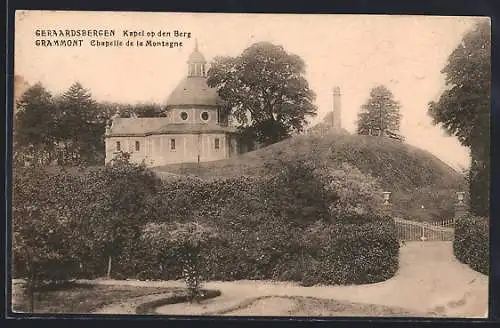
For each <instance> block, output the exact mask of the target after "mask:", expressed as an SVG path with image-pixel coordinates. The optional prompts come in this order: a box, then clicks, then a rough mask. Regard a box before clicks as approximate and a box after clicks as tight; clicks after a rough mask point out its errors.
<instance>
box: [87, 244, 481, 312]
mask: <svg viewBox="0 0 500 328" xmlns="http://www.w3.org/2000/svg"><path fill="white" fill-rule="evenodd" d="M92 282H93V283H101V284H130V285H137V286H167V287H177V286H183V283H182V281H160V282H155V281H146V282H144V281H135V280H134V281H131V280H129V281H113V280H102V281H92ZM204 288H208V289H219V290H220V291H221V292H222V295H221V296H220V297H217V298H216V299H212V300H207V301H205V302H203V303H202V304H201V305H187V304H173V305H167V306H163V307H161V308H159V309H158V312H161V313H165V314H171V315H182V314H183V315H190V314H191V315H197V314H198V315H199V314H219V313H220V314H223V313H225V314H231V312H232V311H231V310H230V309H232V308H238V307H241V304H242V303H245V302H246V303H248V302H249V301H250V300H251V299H254V298H257V297H262V296H271V295H274V296H305V297H315V298H320V299H335V300H339V301H349V302H356V303H364V304H377V305H385V306H391V307H398V308H405V309H408V310H411V311H415V312H418V313H427V312H435V313H438V314H440V315H442V316H449V317H475V318H483V317H485V316H486V314H487V308H488V277H487V276H484V275H482V274H480V273H478V272H475V271H473V270H472V269H470V268H469V267H468V266H466V265H464V264H462V263H460V262H458V261H457V260H456V259H455V257H454V256H453V252H452V244H451V242H409V243H407V245H406V246H404V247H402V248H401V252H400V269H399V271H398V272H397V273H396V275H395V276H394V277H393V278H391V279H389V280H387V281H384V282H380V283H376V284H369V285H356V286H355V285H353V286H313V287H302V286H299V285H298V284H295V283H284V282H271V281H249V280H245V281H235V282H215V281H214V282H208V283H206V284H205V285H204ZM130 302H132V300H130ZM124 303H127V302H124ZM123 305H124V304H114V305H110V306H108V307H105V308H103V309H102V310H101V311H100V313H120V310H119V309H120V307H122V308H123ZM277 311H278V312H277V313H276V315H281V313H280V311H279V310H277ZM253 315H259V313H253Z"/></svg>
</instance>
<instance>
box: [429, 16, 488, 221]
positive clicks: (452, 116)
mask: <svg viewBox="0 0 500 328" xmlns="http://www.w3.org/2000/svg"><path fill="white" fill-rule="evenodd" d="M490 57H491V30H490V24H489V21H482V22H479V23H478V24H477V25H476V26H475V27H474V28H473V29H472V30H470V31H469V32H467V33H466V34H465V35H464V37H463V38H462V41H461V43H460V44H459V45H458V46H457V47H456V49H455V50H454V51H453V52H452V53H451V55H450V56H449V57H448V62H447V65H446V66H445V67H444V68H443V70H442V71H441V73H443V74H444V75H445V82H446V90H445V91H444V92H443V93H442V94H441V96H440V98H439V100H438V101H437V102H430V103H429V108H428V113H429V115H430V116H431V117H432V118H433V122H434V124H436V125H438V124H439V125H440V126H441V127H443V128H444V129H445V130H446V131H447V132H448V133H449V134H450V135H454V136H456V137H457V138H458V140H459V141H460V143H461V144H462V145H464V146H466V147H469V148H470V151H471V167H470V169H469V192H470V201H469V202H470V209H471V211H472V212H473V213H474V214H476V215H479V216H488V213H489V183H490V172H489V171H490V162H489V161H490V158H489V157H490V133H489V131H490V104H491V102H490V94H491V58H490Z"/></svg>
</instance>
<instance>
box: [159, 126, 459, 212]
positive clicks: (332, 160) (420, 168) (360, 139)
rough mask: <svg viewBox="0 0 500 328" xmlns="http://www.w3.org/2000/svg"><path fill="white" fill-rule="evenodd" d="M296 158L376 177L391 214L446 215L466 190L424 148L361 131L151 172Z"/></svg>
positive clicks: (220, 172)
mask: <svg viewBox="0 0 500 328" xmlns="http://www.w3.org/2000/svg"><path fill="white" fill-rule="evenodd" d="M297 159H300V160H305V161H313V162H314V163H318V165H320V166H323V167H325V168H328V169H332V170H343V165H344V164H343V163H347V164H349V166H351V167H353V168H356V169H358V170H359V171H360V172H361V174H363V175H364V176H367V177H369V176H371V177H372V178H373V179H376V180H377V184H378V185H379V186H380V188H382V189H383V190H384V191H391V192H392V195H391V198H392V200H393V201H392V204H393V206H392V210H393V211H394V214H395V215H397V216H399V217H403V218H409V219H414V220H418V221H429V220H442V219H443V218H451V217H452V216H453V212H454V209H453V203H454V201H455V200H456V195H455V192H457V191H463V190H465V188H467V184H466V181H465V179H464V177H463V176H462V175H461V174H459V173H457V172H456V171H455V170H454V169H452V168H451V167H449V166H448V165H446V164H445V163H443V162H442V161H441V160H439V159H438V158H436V157H435V156H434V155H432V154H430V153H429V152H427V151H425V150H422V149H418V148H416V147H413V146H411V145H407V144H403V143H400V142H397V141H393V140H391V139H388V138H378V137H372V136H361V135H341V134H332V135H330V136H328V137H321V136H316V135H307V136H297V137H294V138H290V139H288V140H285V141H282V142H280V143H277V144H274V145H271V146H268V147H265V148H261V149H259V150H257V151H254V152H251V153H247V154H244V155H242V156H238V157H235V158H230V159H227V160H223V161H216V162H206V163H200V165H197V164H196V165H195V164H189V163H186V164H179V165H168V166H165V167H160V168H155V171H157V172H160V173H161V172H164V171H168V172H172V173H178V174H189V175H194V176H195V177H199V178H204V179H208V178H210V177H212V176H219V177H237V176H240V175H248V176H253V177H256V176H257V177H258V176H264V175H267V174H269V172H271V173H272V172H274V173H276V172H278V171H279V170H280V169H281V168H282V166H283V164H282V163H283V162H289V161H292V160H297ZM318 167H319V166H318ZM352 173H353V174H354V175H356V174H355V173H354V172H352ZM373 193H374V194H376V193H377V192H376V191H375V190H374V191H373ZM421 205H424V206H425V211H422V210H421Z"/></svg>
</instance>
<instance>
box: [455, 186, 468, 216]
mask: <svg viewBox="0 0 500 328" xmlns="http://www.w3.org/2000/svg"><path fill="white" fill-rule="evenodd" d="M464 199H465V192H463V191H458V192H457V203H456V204H455V217H454V219H455V220H456V219H458V218H459V217H462V216H464V215H465V214H467V206H466V205H465V202H464Z"/></svg>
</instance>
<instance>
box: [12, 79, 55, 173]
mask: <svg viewBox="0 0 500 328" xmlns="http://www.w3.org/2000/svg"><path fill="white" fill-rule="evenodd" d="M55 117H56V110H55V106H54V102H53V99H52V95H51V94H50V93H49V92H48V91H47V90H46V89H45V87H44V86H43V85H42V84H41V83H37V84H35V85H33V86H32V87H30V88H28V89H27V90H26V91H25V92H24V93H23V94H22V95H21V96H20V98H19V100H18V101H17V113H16V116H15V119H14V155H15V157H16V158H17V159H19V161H20V163H24V162H25V161H33V160H35V161H37V162H39V163H42V164H46V163H48V162H50V161H51V160H52V158H53V157H54V151H55V145H56V143H55V142H56V140H55V125H54V123H55Z"/></svg>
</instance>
